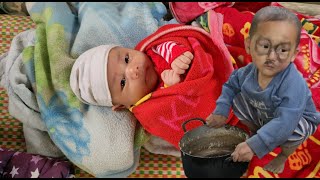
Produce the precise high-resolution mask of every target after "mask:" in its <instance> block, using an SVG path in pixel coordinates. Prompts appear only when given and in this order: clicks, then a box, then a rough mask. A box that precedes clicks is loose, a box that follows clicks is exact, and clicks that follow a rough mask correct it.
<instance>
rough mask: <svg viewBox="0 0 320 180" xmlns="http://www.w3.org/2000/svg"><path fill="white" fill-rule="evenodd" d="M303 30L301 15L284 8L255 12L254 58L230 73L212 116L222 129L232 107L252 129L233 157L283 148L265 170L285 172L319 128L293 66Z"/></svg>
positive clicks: (248, 44) (249, 48) (249, 47)
mask: <svg viewBox="0 0 320 180" xmlns="http://www.w3.org/2000/svg"><path fill="white" fill-rule="evenodd" d="M300 33H301V23H300V21H299V19H298V18H297V17H296V15H295V14H293V13H292V12H290V11H289V10H287V9H285V8H280V7H275V6H267V7H264V8H262V9H260V10H259V11H258V12H257V13H256V14H255V16H254V18H253V20H252V24H251V28H250V31H249V37H248V38H247V39H245V49H246V52H247V53H248V54H250V55H251V57H252V62H251V63H250V64H248V65H247V66H245V67H242V68H240V69H237V70H235V71H234V72H233V73H232V74H231V76H230V78H229V80H228V81H227V82H226V83H225V84H224V85H223V89H222V93H221V95H220V97H219V98H218V100H217V102H216V108H215V110H214V111H213V113H212V114H210V115H209V116H208V117H207V123H208V125H209V126H210V127H215V128H217V127H220V126H222V125H224V124H225V122H226V120H227V117H228V115H229V110H230V108H232V109H233V111H234V114H235V115H236V116H237V117H238V119H239V120H240V121H241V122H242V123H243V124H245V125H246V126H248V128H249V129H250V131H251V137H250V138H249V139H247V140H246V141H245V142H242V143H240V144H238V145H237V146H236V148H235V151H234V152H233V153H232V154H231V156H232V157H233V161H235V162H236V161H250V160H251V159H252V157H253V155H257V156H258V158H262V157H263V156H265V155H266V154H268V153H269V152H271V151H273V150H274V149H275V148H276V147H278V146H280V147H281V150H282V151H281V153H280V154H278V155H277V157H275V158H274V159H273V160H272V161H270V162H269V163H268V164H267V165H266V166H265V167H264V169H265V170H268V171H270V172H273V173H281V172H282V171H283V169H284V164H285V161H286V160H287V158H288V156H289V155H290V154H292V153H293V152H294V151H295V149H296V148H297V147H298V146H299V145H300V144H301V143H302V142H303V141H305V140H306V139H307V138H308V137H309V136H310V135H312V134H313V133H314V132H315V131H316V129H317V125H318V124H319V122H320V113H319V112H317V110H316V108H315V105H314V102H313V100H312V98H311V92H310V90H309V88H308V86H307V84H306V82H305V80H304V78H303V77H302V76H301V75H300V73H299V71H298V70H297V69H296V67H295V65H294V64H293V61H294V59H295V56H296V54H297V53H298V45H299V42H300Z"/></svg>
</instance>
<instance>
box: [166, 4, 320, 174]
mask: <svg viewBox="0 0 320 180" xmlns="http://www.w3.org/2000/svg"><path fill="white" fill-rule="evenodd" d="M239 3H240V2H239ZM239 3H238V4H239ZM173 4H174V6H173V5H171V6H172V7H178V9H179V11H178V12H179V13H180V14H177V16H179V18H180V19H183V17H184V16H187V17H188V19H189V20H190V21H192V20H193V19H196V18H197V16H194V17H191V16H189V15H192V14H197V13H199V8H196V7H194V8H193V10H195V11H197V12H190V9H189V10H185V11H182V10H183V9H184V7H183V6H184V3H183V2H180V3H173ZM186 4H187V3H186ZM195 5H196V4H194V6H195ZM260 5H261V4H258V5H257V4H255V3H252V4H251V5H249V4H246V6H243V5H240V4H239V6H238V7H241V8H243V7H246V9H245V10H246V12H242V11H241V9H240V8H237V7H236V6H233V7H227V6H226V5H224V4H223V3H222V2H220V6H217V7H215V8H213V9H211V10H208V9H207V10H206V11H205V12H206V13H202V15H201V14H198V16H199V15H201V16H203V17H205V16H206V18H207V19H209V20H208V21H207V24H206V23H204V22H202V25H203V26H204V27H205V28H207V29H208V30H210V33H211V34H212V33H215V32H211V29H212V28H215V26H217V24H214V23H211V22H210V19H211V15H212V14H215V13H214V12H216V13H220V14H222V15H223V25H221V26H222V33H223V39H224V43H226V44H228V45H229V46H228V50H229V51H230V53H231V55H232V56H233V57H234V59H235V61H234V68H239V67H242V66H244V65H246V64H248V63H249V62H251V57H250V56H249V55H247V54H246V52H245V50H244V48H243V46H244V44H243V41H244V38H246V37H247V36H248V32H249V29H250V26H251V20H252V18H253V16H254V12H256V11H257V6H259V8H261V6H260ZM271 5H273V6H281V5H280V4H278V3H271ZM186 6H189V5H186ZM262 7H263V6H262ZM212 11H214V12H212ZM186 14H188V15H186ZM296 14H297V16H298V18H299V19H300V20H301V23H302V25H303V30H302V35H301V40H300V44H299V48H300V52H299V54H298V55H297V58H296V59H295V61H294V63H295V65H296V66H297V68H298V70H299V71H300V72H301V73H302V75H303V77H304V78H305V80H306V81H307V83H308V85H309V88H310V90H311V92H312V98H313V100H314V102H315V104H316V107H317V110H318V111H320V81H319V80H320V40H319V39H320V38H319V36H320V28H319V25H320V20H319V19H315V18H313V17H310V16H305V15H302V14H299V13H296ZM214 16H216V15H214ZM199 19H201V18H198V20H199ZM204 19H205V18H204ZM185 23H186V22H185ZM220 71H221V72H222V71H223V70H221V69H220ZM236 123H237V122H236V120H234V121H233V124H236ZM279 151H280V148H276V149H275V150H274V151H273V152H271V153H269V154H268V155H266V156H265V157H263V158H262V159H258V158H257V157H256V156H255V157H254V158H253V159H252V161H251V162H250V165H249V168H248V171H247V173H246V176H245V177H256V178H257V177H286V178H290V177H294V178H295V177H297V178H298V177H320V171H319V169H320V130H319V128H318V129H317V131H316V132H315V133H314V134H313V135H312V136H310V137H309V139H307V140H306V141H305V142H304V143H303V144H302V145H301V146H300V147H299V148H298V149H297V150H296V151H295V152H294V153H293V154H292V155H291V156H289V158H288V160H287V161H286V165H285V169H284V171H283V173H281V174H273V173H270V172H268V171H264V170H263V169H262V167H263V166H264V165H265V164H267V163H268V162H269V161H270V160H272V159H273V158H274V157H275V156H276V154H278V153H279Z"/></svg>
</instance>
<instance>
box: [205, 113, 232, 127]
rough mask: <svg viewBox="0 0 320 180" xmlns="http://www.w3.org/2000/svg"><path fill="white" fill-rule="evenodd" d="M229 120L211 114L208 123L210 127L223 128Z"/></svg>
mask: <svg viewBox="0 0 320 180" xmlns="http://www.w3.org/2000/svg"><path fill="white" fill-rule="evenodd" d="M227 119H228V118H227V117H225V116H222V115H217V114H210V115H209V116H208V117H207V119H206V121H207V125H208V126H209V127H214V128H218V127H221V126H223V125H224V124H225V123H226V121H227Z"/></svg>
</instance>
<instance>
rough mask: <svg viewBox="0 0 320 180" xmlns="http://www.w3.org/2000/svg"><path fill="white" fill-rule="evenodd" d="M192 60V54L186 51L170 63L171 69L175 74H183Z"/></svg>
mask: <svg viewBox="0 0 320 180" xmlns="http://www.w3.org/2000/svg"><path fill="white" fill-rule="evenodd" d="M192 59H193V54H192V53H191V52H190V51H186V52H185V53H183V54H182V55H180V56H178V57H177V58H176V59H175V60H173V62H172V63H171V68H172V69H173V70H174V72H175V73H176V74H184V73H185V72H186V70H187V69H188V68H189V64H190V63H191V61H192Z"/></svg>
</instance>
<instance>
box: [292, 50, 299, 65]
mask: <svg viewBox="0 0 320 180" xmlns="http://www.w3.org/2000/svg"><path fill="white" fill-rule="evenodd" d="M298 53H299V49H298V48H297V49H296V50H295V51H294V53H293V56H292V57H291V60H290V62H293V61H294V60H295V59H296V57H297V54H298Z"/></svg>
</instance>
